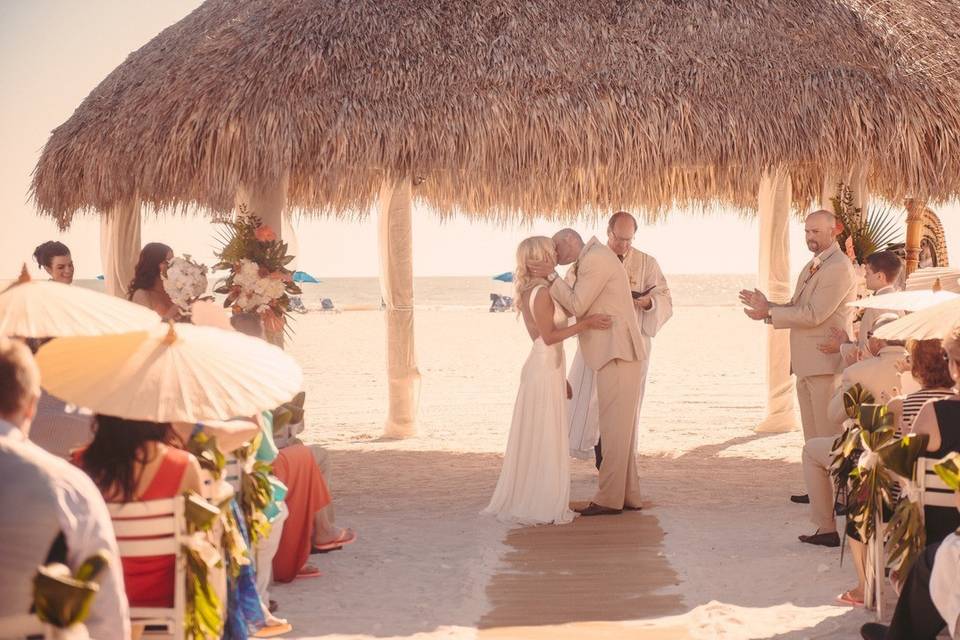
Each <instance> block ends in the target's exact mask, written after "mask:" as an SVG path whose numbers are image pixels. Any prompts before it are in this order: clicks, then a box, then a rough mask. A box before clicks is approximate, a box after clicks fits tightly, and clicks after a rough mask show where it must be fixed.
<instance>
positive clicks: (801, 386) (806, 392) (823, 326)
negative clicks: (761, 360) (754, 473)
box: [740, 210, 857, 503]
mask: <svg viewBox="0 0 960 640" xmlns="http://www.w3.org/2000/svg"><path fill="white" fill-rule="evenodd" d="M804 232H805V235H806V240H807V248H808V249H810V251H811V252H813V255H814V257H813V260H811V261H810V262H808V263H807V264H806V266H804V268H803V270H802V271H800V277H799V278H798V280H797V286H796V289H795V290H794V294H793V298H792V299H791V300H790V302H787V303H786V304H774V303H772V302H769V301H768V300H767V297H766V296H765V295H764V294H763V293H761V292H759V291H757V290H756V289H754V290H753V291H747V290H743V291H741V292H740V301H741V302H742V303H743V304H744V305H746V307H747V308H746V309H744V313H746V314H747V316H748V317H749V318H751V319H753V320H763V321H764V322H767V323H768V324H772V325H773V326H774V328H776V329H789V330H790V367H791V369H792V371H793V373H794V374H795V375H796V376H797V399H798V400H799V402H800V420H801V422H802V424H803V438H804V440H809V439H810V438H815V437H821V436H832V435H836V434H838V433H839V432H840V423H839V422H836V421H834V420H830V418H829V417H828V415H827V407H828V405H829V404H830V399H831V398H832V397H833V394H834V391H836V388H837V385H838V383H839V381H840V372H841V370H842V366H843V364H842V358H841V357H840V354H839V353H823V352H821V351H820V349H819V348H818V347H819V345H820V343H822V342H825V341H826V340H827V338H828V337H829V336H830V334H831V330H832V329H839V330H842V331H844V332H846V333H847V334H848V335H849V334H850V329H851V322H852V315H853V314H852V309H851V308H850V307H848V306H847V303H848V302H852V301H853V300H854V299H855V298H856V287H857V284H856V274H855V272H854V269H853V265H852V264H851V263H850V259H849V258H848V257H847V256H846V255H845V254H844V253H843V252H842V251H841V250H840V245H838V244H837V228H836V218H835V216H834V215H833V214H832V213H830V212H829V211H823V210H821V211H814V212H813V213H811V214H810V215H808V216H807V219H806V223H805V226H804ZM791 499H792V500H793V501H794V502H804V503H805V502H807V501H808V499H807V497H806V496H793V497H792V498H791Z"/></svg>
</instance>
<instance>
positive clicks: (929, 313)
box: [873, 298, 960, 340]
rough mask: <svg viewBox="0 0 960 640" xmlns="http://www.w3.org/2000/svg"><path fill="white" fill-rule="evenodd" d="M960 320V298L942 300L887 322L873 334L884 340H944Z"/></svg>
mask: <svg viewBox="0 0 960 640" xmlns="http://www.w3.org/2000/svg"><path fill="white" fill-rule="evenodd" d="M958 322H960V298H956V299H954V300H948V301H946V302H941V303H940V304H938V305H936V306H933V307H927V308H926V309H923V310H922V311H917V312H916V313H911V314H909V315H906V316H904V317H902V318H900V319H899V320H896V321H894V322H891V323H890V324H885V325H883V326H882V327H880V328H879V329H877V330H876V331H874V332H873V335H874V336H876V337H877V338H881V339H883V340H911V339H913V340H935V339H939V340H942V339H943V338H945V337H946V336H947V334H948V333H949V332H950V329H952V328H953V327H954V326H955V325H956V324H957V323H958Z"/></svg>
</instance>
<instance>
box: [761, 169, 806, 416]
mask: <svg viewBox="0 0 960 640" xmlns="http://www.w3.org/2000/svg"><path fill="white" fill-rule="evenodd" d="M757 199H758V207H757V211H758V218H759V227H760V264H759V270H758V272H759V281H760V282H759V288H760V289H761V290H763V291H765V292H766V293H767V296H768V297H769V299H770V301H771V302H780V303H782V302H787V301H788V300H789V299H790V203H791V199H792V189H791V183H790V174H788V173H786V172H783V171H774V170H770V171H769V172H767V173H766V174H764V177H763V178H762V179H761V181H760V189H759V193H758V196H757ZM765 329H766V341H767V415H766V417H765V418H764V419H763V421H762V422H761V423H760V424H759V425H757V431H758V432H760V433H783V432H786V431H793V430H795V429H797V420H796V416H795V414H794V380H793V375H792V374H791V373H790V335H789V333H788V332H787V331H778V330H776V329H774V328H773V327H771V326H767V327H765Z"/></svg>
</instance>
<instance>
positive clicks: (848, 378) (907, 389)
mask: <svg viewBox="0 0 960 640" xmlns="http://www.w3.org/2000/svg"><path fill="white" fill-rule="evenodd" d="M898 318H899V316H898V315H897V314H895V313H885V314H883V315H880V316H878V317H877V318H876V319H875V321H874V323H873V325H872V326H871V327H870V328H869V330H866V329H867V328H866V327H864V329H865V332H866V336H867V347H866V353H868V354H869V357H867V358H866V359H865V360H861V361H859V362H854V363H853V364H851V365H850V366H848V367H847V368H845V369H844V370H843V374H842V375H841V376H840V386H839V387H837V391H836V392H835V393H834V394H833V398H831V399H830V405H829V406H828V408H827V415H828V417H829V419H830V420H831V421H832V422H836V423H843V421H844V420H846V419H847V414H846V411H845V410H844V408H843V394H844V393H845V392H846V391H847V390H848V389H850V388H852V387H853V386H855V385H857V384H859V385H860V386H861V387H862V388H863V389H864V390H865V391H868V392H869V393H870V395H872V396H873V404H887V403H888V402H890V400H892V399H893V398H895V397H896V396H899V395H901V394H903V393H912V392H913V391H917V390H918V389H919V387H918V386H917V382H916V381H915V380H913V378H912V377H909V376H905V375H903V374H901V372H900V367H901V365H902V363H905V362H906V361H907V358H908V356H909V354H908V352H907V350H906V348H905V347H904V342H903V341H902V340H881V339H879V338H875V337H874V336H873V333H874V332H875V331H876V330H877V329H879V328H880V327H882V326H884V325H886V324H889V323H891V322H894V321H896V320H897V319H898Z"/></svg>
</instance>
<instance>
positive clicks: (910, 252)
mask: <svg viewBox="0 0 960 640" xmlns="http://www.w3.org/2000/svg"><path fill="white" fill-rule="evenodd" d="M906 207H907V247H906V251H907V269H906V271H907V275H908V276H909V275H910V274H911V273H913V272H914V271H916V270H917V266H918V265H919V264H920V242H921V241H922V240H923V218H924V214H925V213H926V209H927V207H926V205H925V203H924V202H922V201H920V200H907V202H906Z"/></svg>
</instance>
